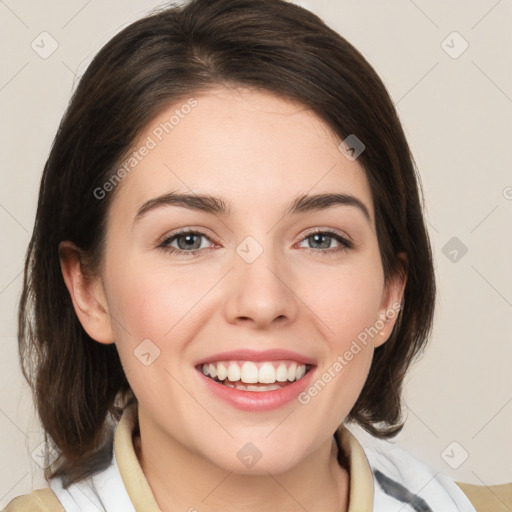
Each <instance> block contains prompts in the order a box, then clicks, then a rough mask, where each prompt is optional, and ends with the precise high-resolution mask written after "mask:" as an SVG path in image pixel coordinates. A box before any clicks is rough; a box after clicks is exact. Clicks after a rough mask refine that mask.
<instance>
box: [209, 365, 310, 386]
mask: <svg viewBox="0 0 512 512" xmlns="http://www.w3.org/2000/svg"><path fill="white" fill-rule="evenodd" d="M239 363H240V364H241V366H240V364H239ZM239 363H238V362H234V361H230V362H223V363H221V362H219V363H209V364H203V365H202V367H201V370H202V372H203V373H204V374H205V375H207V376H210V377H211V378H212V379H215V378H217V379H218V380H219V381H221V382H222V381H225V382H224V383H225V384H226V385H228V384H230V383H231V382H238V381H241V382H243V383H244V384H258V383H260V384H274V383H276V382H287V381H290V382H294V381H296V380H299V379H302V377H304V375H305V374H306V370H307V368H306V365H305V364H297V363H295V362H292V363H291V364H290V363H288V364H289V366H287V364H285V363H284V362H281V363H279V364H278V365H277V367H276V366H274V364H273V363H272V362H270V361H266V362H263V363H260V364H259V367H258V364H256V363H254V362H253V361H245V362H243V363H242V362H241V361H240V362H239ZM226 378H227V379H228V380H227V381H226ZM231 387H232V386H231ZM247 387H248V388H255V389H253V390H254V391H256V389H258V390H260V389H261V388H260V387H257V386H247ZM280 387H282V386H279V388H280ZM237 388H239V389H243V386H242V385H241V386H238V385H237ZM267 389H269V387H268V386H267ZM253 390H250V391H253Z"/></svg>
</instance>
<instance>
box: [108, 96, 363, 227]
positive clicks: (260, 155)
mask: <svg viewBox="0 0 512 512" xmlns="http://www.w3.org/2000/svg"><path fill="white" fill-rule="evenodd" d="M339 143H340V139H339V138H338V137H337V136H336V135H335V134H334V133H333V132H332V130H330V128H329V127H328V126H327V125H326V123H324V122H323V121H322V120H321V119H320V118H319V117H318V116H317V115H316V114H315V113H314V112H312V111H311V110H310V109H308V108H307V107H306V106H304V105H302V104H300V103H297V102H294V101H292V100H290V99H286V98H281V97H278V96H275V95H273V94H271V93H267V92H261V91H255V90H253V89H242V88H237V89H226V88H223V87H218V88H216V89H213V90H211V91H208V92H207V93H202V94H197V95H193V96H192V97H191V98H184V99H182V100H181V101H178V102H176V103H174V104H173V105H170V106H168V107H166V108H165V109H163V110H162V111H161V112H159V114H158V115H157V116H156V117H155V118H154V119H153V120H152V121H151V122H150V123H148V125H147V126H146V127H145V129H144V130H143V132H142V134H141V136H140V137H139V139H138V140H137V141H136V143H135V144H134V145H133V147H132V153H131V155H132V156H131V162H130V163H131V165H128V166H126V165H125V168H126V169H127V170H128V172H126V173H124V177H123V179H122V180H121V182H120V184H119V186H118V190H117V191H116V198H115V200H114V205H113V207H112V210H114V213H115V211H116V210H119V209H123V210H124V212H125V214H126V213H127V212H128V213H129V215H130V216H131V217H133V216H134V215H135V214H136V211H137V209H138V208H139V207H140V206H141V205H142V204H143V203H144V202H146V201H148V200H150V199H151V198H153V197H157V196H160V195H162V194H164V193H167V192H169V191H171V190H172V191H181V192H189V193H190V192H195V193H201V194H212V195H216V196H220V197H225V198H227V199H228V200H229V203H230V211H231V212H232V213H233V214H236V213H237V211H243V210H247V209H249V208H251V209H252V211H253V212H260V213H262V205H265V208H266V210H267V211H268V210H269V209H270V210H271V209H272V208H273V207H274V205H275V207H276V208H279V211H282V206H283V204H284V203H289V202H290V201H291V200H292V199H293V198H295V197H296V196H297V194H313V193H316V194H318V193H330V192H338V193H350V194H353V195H356V196H357V197H358V198H359V199H361V200H362V201H363V202H364V203H365V204H366V206H367V208H368V210H369V212H370V216H371V217H372V219H373V205H372V201H371V192H370V190H369V185H368V182H367V179H366V174H365V171H364V169H363V168H362V166H361V165H359V163H358V162H357V161H356V160H355V161H353V160H349V159H347V158H346V157H345V156H344V154H343V153H342V152H341V151H340V150H339V148H338V146H339ZM128 158H130V155H129V157H128ZM127 161H128V160H126V161H125V163H126V162H127ZM276 211H277V210H276Z"/></svg>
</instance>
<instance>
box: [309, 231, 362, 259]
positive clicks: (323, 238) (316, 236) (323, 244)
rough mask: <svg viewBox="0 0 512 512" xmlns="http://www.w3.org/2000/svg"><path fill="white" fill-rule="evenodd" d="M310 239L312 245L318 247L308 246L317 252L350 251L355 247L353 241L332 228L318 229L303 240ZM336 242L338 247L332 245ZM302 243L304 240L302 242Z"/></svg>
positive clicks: (310, 249)
mask: <svg viewBox="0 0 512 512" xmlns="http://www.w3.org/2000/svg"><path fill="white" fill-rule="evenodd" d="M308 240H309V241H310V242H309V243H310V245H314V246H317V247H309V248H306V249H308V250H309V251H312V252H314V253H317V254H320V253H321V254H332V253H334V252H339V251H348V250H349V249H352V248H353V247H354V245H353V243H352V242H351V241H350V240H349V239H348V238H346V237H344V236H342V235H340V234H339V233H337V232H336V231H331V230H320V229H319V230H316V231H314V232H313V233H309V234H308V235H307V236H306V237H305V238H303V241H308ZM333 241H334V242H336V243H337V244H338V246H337V247H332V246H331V243H332V242H333ZM301 243H302V242H301Z"/></svg>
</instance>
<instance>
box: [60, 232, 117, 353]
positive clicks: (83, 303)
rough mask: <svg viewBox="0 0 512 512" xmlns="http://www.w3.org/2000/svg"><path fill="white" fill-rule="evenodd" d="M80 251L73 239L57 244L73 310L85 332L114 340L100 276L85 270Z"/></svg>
mask: <svg viewBox="0 0 512 512" xmlns="http://www.w3.org/2000/svg"><path fill="white" fill-rule="evenodd" d="M81 255H82V251H80V249H79V248H78V247H77V246H76V245H75V244H73V243H72V242H68V241H64V242H61V243H60V244H59V258H60V268H61V271H62V275H63V277H64V282H65V283H66V287H67V289H68V291H69V294H70V296H71V300H72V302H73V307H74V308H75V312H76V314H77V316H78V319H79V320H80V323H81V324H82V327H83V328H84V329H85V331H86V332H87V334H88V335H89V336H90V337H91V338H92V339H94V340H96V341H98V342H99V343H105V344H109V343H114V341H115V340H114V336H113V334H112V327H111V322H110V315H109V313H108V306H107V300H106V295H105V290H104V287H103V282H102V280H101V277H100V276H94V277H92V276H87V275H86V273H84V268H83V262H82V258H81Z"/></svg>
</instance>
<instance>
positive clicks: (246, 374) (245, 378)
mask: <svg viewBox="0 0 512 512" xmlns="http://www.w3.org/2000/svg"><path fill="white" fill-rule="evenodd" d="M210 375H211V374H210ZM258 375H259V374H258V367H257V366H256V365H255V364H254V363H253V362H251V361H246V362H245V363H244V364H243V365H242V368H241V370H240V380H241V381H242V382H245V383H246V384H256V382H261V381H258Z"/></svg>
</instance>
